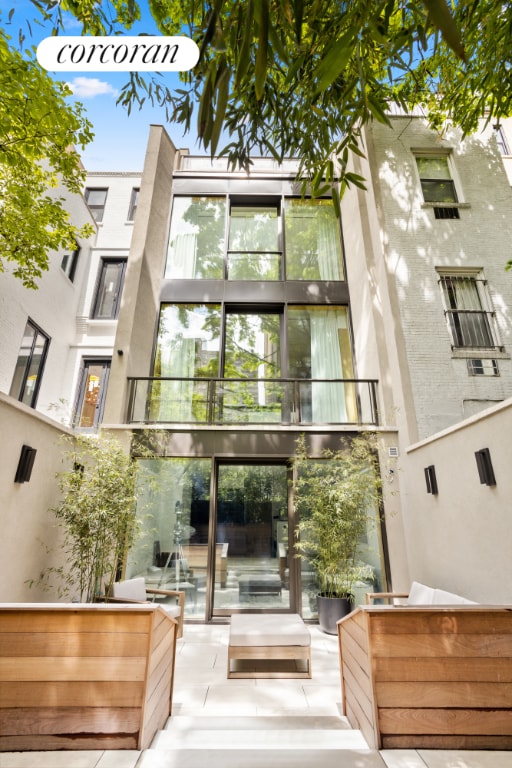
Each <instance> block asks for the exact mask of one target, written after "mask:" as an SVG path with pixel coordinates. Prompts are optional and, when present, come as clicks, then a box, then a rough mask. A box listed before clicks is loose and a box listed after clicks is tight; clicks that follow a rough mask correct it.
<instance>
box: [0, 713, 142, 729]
mask: <svg viewBox="0 0 512 768" xmlns="http://www.w3.org/2000/svg"><path fill="white" fill-rule="evenodd" d="M139 715H140V712H139V709H138V708H129V707H124V708H114V707H96V708H91V707H70V708H67V709H62V708H60V707H56V708H53V707H48V708H45V709H40V708H37V709H36V708H21V707H16V708H15V709H4V710H2V720H1V722H0V734H1V735H2V736H10V735H14V734H19V735H21V736H23V735H25V734H35V733H40V734H52V733H54V734H59V733H62V734H71V733H82V734H84V733H100V734H101V733H114V734H117V733H135V732H137V731H138V730H139Z"/></svg>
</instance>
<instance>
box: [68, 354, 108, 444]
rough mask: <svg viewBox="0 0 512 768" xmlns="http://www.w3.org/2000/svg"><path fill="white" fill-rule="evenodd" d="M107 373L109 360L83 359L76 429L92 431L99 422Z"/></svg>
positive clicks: (101, 415) (101, 416) (105, 389)
mask: <svg viewBox="0 0 512 768" xmlns="http://www.w3.org/2000/svg"><path fill="white" fill-rule="evenodd" d="M109 373H110V360H109V359H105V360H87V359H84V361H83V366H82V370H81V373H80V381H79V385H78V398H77V407H76V416H75V426H76V427H78V428H80V429H93V428H94V427H97V426H98V424H99V423H100V422H101V420H102V418H103V407H104V403H105V394H106V391H107V383H108V377H109Z"/></svg>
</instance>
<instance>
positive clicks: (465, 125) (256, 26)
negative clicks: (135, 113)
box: [32, 0, 512, 194]
mask: <svg viewBox="0 0 512 768" xmlns="http://www.w3.org/2000/svg"><path fill="white" fill-rule="evenodd" d="M449 1H450V0H345V1H337V2H336V1H335V2H333V0H230V1H229V2H228V0H206V1H203V2H201V3H199V2H196V0H148V3H147V4H145V3H141V2H136V0H109V1H108V2H102V3H96V2H94V0H61V2H59V3H57V2H56V0H32V2H33V3H34V5H35V6H37V7H38V8H40V9H43V11H44V14H45V16H46V18H47V19H48V20H50V22H51V23H52V24H53V27H54V31H59V30H65V19H66V16H65V14H63V12H65V11H69V12H70V13H71V14H73V15H74V16H75V17H76V18H77V19H78V20H79V21H80V22H81V24H82V28H83V32H85V33H89V34H106V33H109V34H111V33H114V32H117V33H119V32H123V31H125V30H128V29H130V27H131V26H132V25H133V23H134V22H136V21H138V20H139V19H140V11H141V8H142V9H147V8H148V7H149V10H150V12H151V14H152V17H153V19H154V21H155V22H156V24H157V26H158V29H159V30H160V31H161V32H162V34H168V35H174V34H185V35H188V36H190V37H191V38H192V39H194V40H195V41H196V42H197V43H198V45H199V46H200V51H201V55H200V59H199V62H198V64H197V66H196V67H195V68H194V70H192V71H191V72H187V73H183V74H182V84H181V86H180V87H179V88H170V87H169V86H168V85H167V84H166V82H165V79H164V78H162V77H160V76H158V75H155V76H153V77H150V78H147V79H144V78H143V77H142V76H141V75H140V74H139V73H133V74H132V75H131V77H130V80H129V82H128V83H127V84H126V86H125V88H124V89H123V91H122V93H121V96H120V102H121V104H123V105H124V106H125V107H127V108H128V109H130V108H131V107H132V105H136V104H139V105H140V104H142V103H143V102H144V101H145V100H146V99H149V100H151V101H152V102H153V103H157V104H160V105H162V107H163V108H165V110H166V116H167V119H169V120H170V121H172V122H177V123H181V124H182V125H183V126H184V127H185V129H186V130H189V129H190V128H191V127H192V126H193V125H194V124H195V126H196V128H197V132H198V135H199V138H200V141H201V142H202V145H203V146H204V148H205V149H206V150H209V151H210V152H211V154H212V155H213V154H215V153H220V154H222V155H225V156H227V157H228V158H229V161H230V163H231V164H232V165H238V166H242V167H247V165H248V164H249V163H250V157H251V155H254V154H264V155H269V154H270V155H271V156H273V157H275V158H276V159H277V160H280V159H282V158H283V157H285V156H296V157H299V158H300V159H301V161H302V167H301V174H302V175H303V176H304V177H305V178H306V179H308V180H309V181H311V182H312V187H313V192H316V193H317V194H318V193H321V192H322V188H323V185H324V184H325V181H327V184H329V183H330V182H331V181H332V180H333V178H334V176H335V172H336V173H339V168H338V169H336V171H335V166H334V164H333V158H337V159H338V161H339V164H340V167H341V180H342V185H341V189H342V191H343V188H344V186H346V185H347V184H350V183H355V184H359V185H362V183H363V180H362V179H361V178H360V177H358V176H356V175H355V174H354V173H351V172H348V171H347V170H346V168H347V162H348V157H349V154H350V152H351V151H353V152H356V153H361V151H362V146H361V136H360V129H361V126H362V125H364V124H365V123H366V122H368V121H370V120H378V121H381V122H386V121H387V117H386V112H387V110H388V108H389V105H390V103H395V104H397V105H398V106H399V107H401V108H405V109H411V108H412V107H415V106H423V107H425V108H426V109H428V111H429V112H428V117H429V119H430V120H431V122H432V124H433V126H434V127H440V126H441V125H442V122H443V121H444V120H445V119H446V117H447V116H449V117H450V118H451V120H452V121H453V122H454V123H455V124H456V125H459V126H460V127H461V128H462V130H463V131H464V132H465V133H467V132H470V131H473V130H474V129H475V128H476V126H477V123H478V120H479V119H481V118H482V117H483V116H484V115H487V116H489V117H490V116H493V117H495V118H498V119H499V118H500V117H502V116H505V115H508V114H509V113H510V109H511V104H512V78H511V77H510V65H511V61H510V57H511V50H512V5H511V4H510V3H505V2H496V0H451V3H450V5H448V2H449ZM225 137H227V138H225Z"/></svg>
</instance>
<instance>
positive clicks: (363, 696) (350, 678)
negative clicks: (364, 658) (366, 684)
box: [343, 665, 373, 723]
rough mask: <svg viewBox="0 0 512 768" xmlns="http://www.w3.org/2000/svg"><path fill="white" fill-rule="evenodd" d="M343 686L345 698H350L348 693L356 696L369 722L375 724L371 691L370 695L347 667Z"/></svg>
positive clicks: (344, 670) (344, 671)
mask: <svg viewBox="0 0 512 768" xmlns="http://www.w3.org/2000/svg"><path fill="white" fill-rule="evenodd" d="M343 684H344V686H345V696H346V697H348V693H347V692H348V691H351V695H352V696H355V698H356V699H357V701H358V703H359V706H360V707H361V709H362V710H363V712H364V713H365V715H366V719H367V720H368V721H369V722H371V723H372V722H373V696H372V693H371V691H370V692H369V693H368V692H367V691H365V690H363V688H362V687H361V686H360V685H359V680H358V679H357V678H356V677H354V675H353V674H352V672H351V671H350V669H349V668H348V667H346V666H345V665H344V666H343Z"/></svg>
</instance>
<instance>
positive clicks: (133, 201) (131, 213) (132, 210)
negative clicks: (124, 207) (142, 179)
mask: <svg viewBox="0 0 512 768" xmlns="http://www.w3.org/2000/svg"><path fill="white" fill-rule="evenodd" d="M139 192H140V189H139V188H138V187H134V188H133V189H132V196H131V198H130V207H129V208H128V219H127V220H128V221H133V220H134V219H135V214H136V213H137V205H138V204H139Z"/></svg>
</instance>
